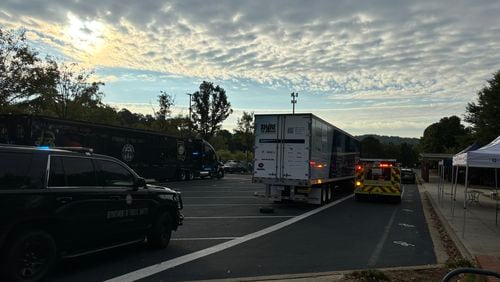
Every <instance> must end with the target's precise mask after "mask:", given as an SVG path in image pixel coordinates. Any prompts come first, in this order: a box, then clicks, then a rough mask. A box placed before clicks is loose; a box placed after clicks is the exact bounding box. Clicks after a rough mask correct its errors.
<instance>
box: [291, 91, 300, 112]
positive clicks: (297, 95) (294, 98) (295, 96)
mask: <svg viewBox="0 0 500 282" xmlns="http://www.w3.org/2000/svg"><path fill="white" fill-rule="evenodd" d="M290 96H292V113H293V114H295V104H297V97H299V93H298V92H297V93H295V92H292V94H290Z"/></svg>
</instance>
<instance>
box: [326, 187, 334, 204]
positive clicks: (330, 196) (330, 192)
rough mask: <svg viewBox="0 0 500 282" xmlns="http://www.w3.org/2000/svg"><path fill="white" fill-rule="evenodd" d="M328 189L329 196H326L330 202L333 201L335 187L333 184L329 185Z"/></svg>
mask: <svg viewBox="0 0 500 282" xmlns="http://www.w3.org/2000/svg"><path fill="white" fill-rule="evenodd" d="M327 191H328V196H327V197H326V199H327V201H328V202H331V201H333V188H332V187H331V186H328V188H327Z"/></svg>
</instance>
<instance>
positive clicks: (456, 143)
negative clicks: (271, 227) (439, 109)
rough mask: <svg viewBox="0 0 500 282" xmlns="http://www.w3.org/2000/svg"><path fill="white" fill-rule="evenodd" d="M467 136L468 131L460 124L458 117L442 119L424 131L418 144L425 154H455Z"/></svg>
mask: <svg viewBox="0 0 500 282" xmlns="http://www.w3.org/2000/svg"><path fill="white" fill-rule="evenodd" d="M467 134H468V130H467V129H466V128H465V126H464V125H462V124H461V123H460V118H459V117H457V116H451V117H444V118H442V119H441V120H439V122H437V123H433V124H431V125H429V126H428V127H427V128H426V129H425V130H424V135H423V136H422V138H421V139H420V144H421V146H422V150H423V152H425V153H456V152H458V151H459V150H460V148H461V147H462V146H463V144H461V140H463V139H464V136H465V135H467Z"/></svg>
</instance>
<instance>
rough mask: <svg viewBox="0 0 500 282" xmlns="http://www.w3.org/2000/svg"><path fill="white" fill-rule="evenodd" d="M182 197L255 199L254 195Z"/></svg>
mask: <svg viewBox="0 0 500 282" xmlns="http://www.w3.org/2000/svg"><path fill="white" fill-rule="evenodd" d="M182 199H183V200H184V199H255V196H227V197H226V196H221V197H211V196H207V197H204V196H200V197H182Z"/></svg>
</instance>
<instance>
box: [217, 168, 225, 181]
mask: <svg viewBox="0 0 500 282" xmlns="http://www.w3.org/2000/svg"><path fill="white" fill-rule="evenodd" d="M222 177H224V170H223V169H219V171H217V178H219V179H220V178H222Z"/></svg>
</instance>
